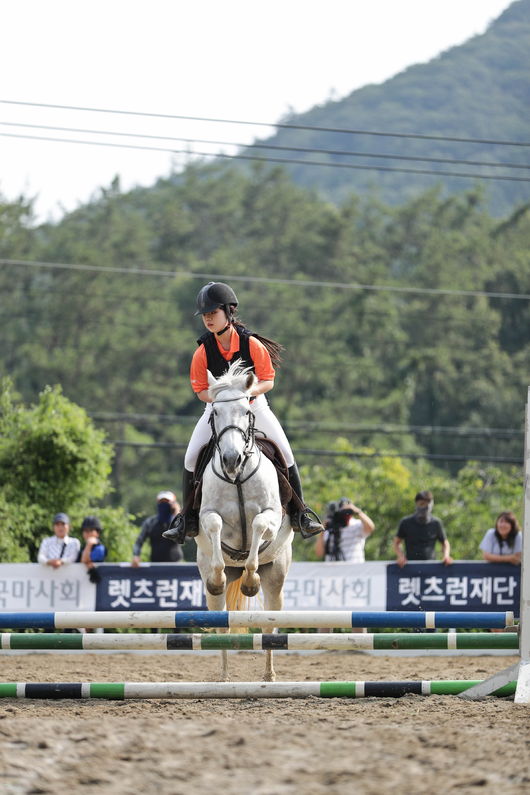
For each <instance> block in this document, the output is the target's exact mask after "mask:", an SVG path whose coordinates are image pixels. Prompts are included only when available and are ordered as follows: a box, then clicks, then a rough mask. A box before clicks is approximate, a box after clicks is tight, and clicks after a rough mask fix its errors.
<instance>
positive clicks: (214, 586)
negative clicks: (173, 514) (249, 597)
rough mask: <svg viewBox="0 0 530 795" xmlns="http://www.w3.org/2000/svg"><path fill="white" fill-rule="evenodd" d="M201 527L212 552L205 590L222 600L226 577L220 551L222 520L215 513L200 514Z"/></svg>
mask: <svg viewBox="0 0 530 795" xmlns="http://www.w3.org/2000/svg"><path fill="white" fill-rule="evenodd" d="M201 526H202V529H203V530H204V533H205V535H206V537H207V538H208V540H209V541H210V544H211V550H212V554H211V558H210V566H209V570H208V572H207V575H206V579H205V584H206V590H207V591H208V593H209V594H211V595H212V596H221V595H223V599H224V594H225V588H226V575H225V562H224V560H223V552H222V549H221V530H222V527H223V520H222V519H221V517H220V516H219V514H218V513H215V512H214V511H208V512H207V513H205V514H201ZM203 579H204V578H203Z"/></svg>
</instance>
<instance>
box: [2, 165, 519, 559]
mask: <svg viewBox="0 0 530 795" xmlns="http://www.w3.org/2000/svg"><path fill="white" fill-rule="evenodd" d="M529 251H530V204H529V203H526V204H525V203H523V204H520V205H518V206H517V207H516V208H515V209H514V210H513V211H511V212H510V213H508V214H506V215H504V216H503V217H502V218H498V217H497V216H494V215H492V214H491V213H490V210H489V209H488V207H487V202H486V200H485V197H484V194H483V193H482V192H481V191H480V189H478V188H473V189H470V190H466V191H461V192H459V193H456V194H453V195H450V196H447V195H446V194H445V192H444V191H443V189H442V188H441V187H440V186H433V187H431V188H430V189H428V190H426V191H424V192H422V193H421V195H419V196H417V197H415V198H413V199H411V200H409V201H406V202H404V203H402V204H401V205H399V206H396V205H393V204H385V203H383V202H382V201H381V200H380V199H377V198H375V197H373V196H370V195H365V196H359V195H356V194H351V195H350V196H349V197H348V198H347V199H346V200H344V201H343V202H342V203H340V204H331V203H330V202H328V201H326V200H325V199H323V198H321V197H319V196H318V195H317V194H316V193H315V192H314V191H310V190H307V189H305V188H301V187H299V186H297V185H295V184H294V183H293V182H292V180H291V178H290V177H289V175H288V174H286V173H285V171H283V170H282V169H280V168H274V167H272V168H271V167H266V166H263V165H256V166H254V167H253V168H252V169H250V170H249V171H248V172H243V171H241V169H238V168H236V167H234V166H233V165H228V164H226V165H223V164H213V165H204V164H191V165H190V166H188V167H187V168H186V169H185V171H184V172H183V173H179V174H170V175H169V176H167V177H165V178H161V179H159V180H158V182H157V183H156V184H155V185H154V186H153V187H152V188H137V189H135V190H132V191H129V192H122V191H121V189H120V185H119V180H118V179H116V180H114V182H113V183H112V185H110V186H109V187H108V188H104V189H102V190H101V193H100V194H99V195H98V196H97V197H95V198H94V200H93V201H92V202H90V203H89V204H87V205H84V206H80V207H79V208H78V209H77V210H76V211H75V212H72V213H70V214H68V215H66V216H65V217H64V218H63V219H62V220H61V221H59V222H57V223H49V224H40V225H39V224H36V222H35V220H34V217H33V213H32V206H31V200H29V199H27V198H24V197H21V198H20V199H18V200H17V201H14V202H9V201H7V200H1V199H0V302H1V309H0V311H1V314H2V319H3V329H4V332H3V345H2V348H1V365H0V367H1V370H0V372H1V374H2V375H3V376H8V377H9V385H5V386H4V388H3V389H4V393H5V394H9V395H10V397H9V400H7V398H6V400H7V402H5V401H4V404H3V406H4V408H3V412H4V416H3V420H2V422H3V423H4V425H3V427H4V430H5V429H6V428H7V429H9V428H14V427H15V426H16V427H18V426H17V424H16V422H15V424H13V423H14V419H13V418H16V417H17V416H18V417H19V418H20V417H22V416H27V413H28V412H29V413H31V412H35V411H37V410H38V406H39V405H41V404H42V401H43V400H45V401H47V405H49V403H50V401H51V400H52V397H50V396H51V395H52V396H54V397H53V401H56V402H57V405H59V406H60V408H56V409H53V411H52V410H51V409H49V412H51V413H50V416H55V413H56V412H59V414H60V415H61V416H62V414H63V413H64V412H66V414H68V416H70V414H69V412H71V411H73V410H74V409H73V408H72V406H75V411H76V412H77V411H80V412H81V413H82V417H83V419H82V420H81V419H80V418H78V419H77V420H76V421H75V423H74V425H76V424H77V423H78V422H80V423H81V424H84V423H86V428H88V429H93V430H91V431H90V433H92V432H93V433H96V434H100V433H101V434H102V436H101V438H100V437H99V436H97V438H96V437H94V440H93V441H92V442H90V444H93V445H94V448H95V450H96V449H98V450H99V448H100V446H101V445H103V447H104V448H108V449H109V450H112V455H110V454H109V458H108V459H105V456H103V458H102V459H101V461H103V459H105V460H106V461H107V463H106V464H105V463H101V462H100V465H98V466H100V470H98V472H99V474H98V478H99V479H101V478H103V480H104V481H105V482H106V485H105V486H104V487H103V486H102V483H101V482H100V480H97V482H98V484H99V485H98V486H97V488H96V487H88V486H87V491H86V493H85V494H83V495H79V494H77V496H76V497H75V500H74V502H75V504H76V505H78V507H79V511H81V510H82V508H84V507H87V506H90V507H91V509H93V510H97V508H98V506H99V505H100V506H103V508H104V509H105V510H109V511H113V510H116V511H122V512H123V516H129V514H132V515H135V516H136V517H141V516H145V515H148V514H149V513H151V512H152V511H153V508H154V505H153V502H154V495H155V494H156V492H157V491H158V490H159V489H160V488H173V489H174V490H176V491H177V492H178V491H179V483H180V470H181V467H182V459H183V452H184V449H185V446H186V443H187V440H188V437H189V435H190V433H191V429H192V427H193V424H194V422H195V421H196V419H197V417H198V416H199V412H200V411H201V406H200V405H199V402H198V401H197V399H196V398H195V396H194V394H193V393H192V391H191V388H190V384H189V378H188V370H189V363H190V360H191V356H192V353H193V350H194V348H195V345H196V338H197V337H198V336H199V335H200V333H201V321H200V319H199V318H195V317H194V315H193V312H194V310H195V296H196V294H197V292H198V290H199V289H200V287H201V286H202V285H203V284H204V283H205V282H207V281H210V280H212V279H215V280H222V281H227V282H228V283H230V284H231V285H232V286H233V287H234V289H235V291H236V293H237V295H238V298H239V304H240V316H241V318H242V319H243V321H244V322H245V323H246V324H247V325H248V326H249V328H251V329H255V330H256V331H259V332H260V333H261V334H264V335H266V336H269V337H271V338H274V339H276V340H277V341H278V342H280V343H281V344H282V345H283V346H284V348H285V350H284V353H283V362H282V365H281V367H280V368H279V370H278V372H277V377H276V382H275V388H274V390H273V392H272V393H271V402H272V405H273V408H274V410H275V412H276V414H277V415H278V417H279V419H280V420H281V422H282V424H283V425H284V427H285V429H286V431H287V433H288V435H289V437H290V439H291V442H292V445H293V448H294V450H295V454H296V456H297V458H298V461H299V464H300V465H301V467H302V472H303V477H304V481H305V484H306V491H307V496H308V497H309V498H310V499H311V500H312V501H313V502H314V504H315V507H316V508H317V509H318V510H320V511H325V506H326V503H327V502H328V501H329V500H333V499H336V498H337V497H339V496H342V494H346V495H349V496H351V497H352V498H354V499H355V500H356V501H358V503H359V504H362V505H363V506H364V508H365V509H366V510H367V511H368V512H369V513H370V514H371V515H372V516H373V517H374V518H375V520H376V523H377V525H378V530H379V532H378V533H377V535H376V536H374V540H373V541H371V542H370V545H371V547H370V549H368V556H369V557H372V558H378V557H379V558H382V559H387V558H388V557H389V556H390V545H389V544H390V539H391V537H392V535H393V533H394V532H395V527H396V523H397V521H398V519H399V516H400V515H403V514H405V513H409V512H411V509H412V505H411V502H412V500H413V495H414V493H415V492H416V491H417V490H418V489H420V488H431V489H432V490H434V491H435V495H436V503H437V505H436V510H435V512H437V513H438V514H439V515H440V516H441V518H443V519H444V521H446V523H447V525H448V532H449V534H450V535H453V537H454V538H455V539H456V543H457V553H458V554H459V555H460V556H461V557H470V558H474V557H475V556H476V554H477V547H478V542H479V540H480V537H481V535H480V533H481V532H484V531H485V530H486V529H487V527H489V526H491V523H492V520H493V519H494V516H493V515H492V514H495V513H498V512H499V511H500V510H503V509H513V510H515V511H516V512H518V514H519V516H520V508H521V491H522V489H521V464H522V459H523V423H524V406H525V401H526V394H527V388H528V383H529V380H528V379H529V368H528V365H529V362H530V340H529V334H528V329H529V328H530V306H529V300H530V267H529V253H528V252H529ZM5 384H7V382H5ZM47 387H49V388H51V390H52V391H51V392H49V391H48V392H46V391H45V390H46V388H47ZM54 389H55V390H57V389H59V392H57V391H54ZM43 393H44V396H43ZM39 395H40V396H41V397H39ZM46 396H47V397H46ZM39 401H40V402H39ZM53 401H52V402H53ZM8 406H9V408H8ZM17 407H18V408H17ZM66 407H68V409H67V408H66ZM85 415H86V416H85ZM76 416H77V414H76ZM80 416H81V415H80ZM68 422H69V423H70V420H68ZM30 425H31V424H30ZM83 427H84V425H83ZM87 433H89V431H88V430H87ZM16 435H17V438H18V439H19V440H23V439H24V438H25V437H24V433H23V432H22V430H21V429H20V428H19V431H17V434H16ZM59 437H61V434H59V435H58V436H57V435H56V438H59ZM9 438H10V433H9V432H5V433H4V434H2V440H0V474H1V473H3V475H2V485H1V486H0V498H1V499H0V513H1V511H2V507H1V506H2V505H4V503H2V502H1V500H2V499H3V500H4V502H5V505H4V507H5V512H6V513H5V515H6V516H7V515H8V514H9V512H10V511H12V508H13V504H14V503H17V504H20V502H21V501H22V502H24V500H25V501H26V502H27V503H28V505H27V506H26V508H28V510H29V504H30V500H29V497H28V496H27V495H26V494H24V488H23V480H16V479H15V481H13V480H12V477H14V474H8V473H9V472H10V467H11V466H12V461H13V456H16V449H17V448H16V446H15V447H13V444H14V442H13V438H12V439H11V441H10V440H9ZM61 438H62V437H61ZM21 443H22V442H21ZM54 444H55V442H54ZM68 444H70V443H68ZM66 448H68V445H66ZM61 449H62V448H61ZM39 460H40V464H39ZM34 464H35V469H34V471H37V472H38V471H39V466H41V467H42V466H43V463H42V458H41V459H39V455H36V457H35V458H34ZM101 467H102V469H101ZM10 478H11V481H10ZM8 481H9V482H10V483H11V485H9V488H8ZM17 483H18V486H17ZM338 492H340V493H338ZM56 496H57V495H56ZM36 500H37V497H35V498H34V501H36ZM76 501H77V502H76ZM10 505H11V508H10V507H9V506H10ZM6 506H7V507H6ZM62 509H67V506H62V507H61V510H62ZM25 510H26V509H25ZM50 510H53V509H51V508H50ZM10 515H11V514H10ZM25 515H26V514H25ZM27 515H28V517H29V518H28V528H29V526H30V525H31V512H30V513H28V514H27ZM39 516H40V519H39V530H38V534H43V533H44V532H45V529H46V528H45V526H44V524H42V522H44V518H43V517H44V513H42V512H41V513H40V514H39ZM109 516H110V514H109ZM112 521H113V522H114V519H113V520H112ZM127 522H130V519H127V520H126V521H125V520H124V524H123V526H124V527H125V525H127V527H128V528H129V529H128V530H127V533H128V534H129V535H128V536H127V537H128V538H129V536H130V534H131V532H132V529H131V527H130V525H128V524H127ZM116 525H119V522H116ZM28 533H29V535H31V533H30V531H29V530H28ZM38 534H37V535H38ZM477 538H478V540H477ZM118 548H119V549H121V548H120V546H119V544H117V550H118ZM116 554H117V555H118V554H120V555H121V554H123V552H122V551H120V552H119V553H118V551H117V552H116ZM297 554H298V555H299V556H309V557H310V556H311V551H310V550H309V549H308V548H307V547H305V548H300V549H298V551H297Z"/></svg>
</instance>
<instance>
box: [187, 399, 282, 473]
mask: <svg viewBox="0 0 530 795" xmlns="http://www.w3.org/2000/svg"><path fill="white" fill-rule="evenodd" d="M250 409H251V411H252V412H253V414H254V416H255V417H256V430H257V431H262V432H263V433H264V434H265V435H266V436H268V437H269V439H272V441H273V442H276V444H277V445H278V447H279V448H280V450H281V451H282V453H283V457H284V458H285V463H286V464H287V466H288V467H291V466H292V465H293V464H294V456H293V451H292V450H291V445H290V444H289V440H288V439H287V436H286V435H285V433H284V430H283V428H282V426H281V425H280V423H279V422H278V420H277V419H276V417H275V416H274V414H273V413H272V411H271V409H270V407H269V404H268V403H267V398H266V397H265V395H258V397H257V398H256V400H253V401H252V403H251V404H250ZM211 413H212V404H211V403H207V404H206V407H205V409H204V413H203V414H202V416H201V418H200V420H199V421H198V423H197V425H196V426H195V429H194V431H193V433H192V434H191V439H190V441H189V444H188V449H187V450H186V455H185V456H184V466H185V468H186V469H187V470H188V472H193V471H194V469H195V464H196V463H197V458H198V456H199V451H200V449H201V447H203V445H205V444H208V442H209V441H210V436H211V435H212V429H211V427H210V424H209V419H210V414H211Z"/></svg>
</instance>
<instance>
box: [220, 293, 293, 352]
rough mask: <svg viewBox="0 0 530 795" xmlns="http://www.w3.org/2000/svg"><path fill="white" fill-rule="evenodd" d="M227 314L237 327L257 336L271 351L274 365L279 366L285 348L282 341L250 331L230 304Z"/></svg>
mask: <svg viewBox="0 0 530 795" xmlns="http://www.w3.org/2000/svg"><path fill="white" fill-rule="evenodd" d="M227 314H228V319H229V321H230V322H231V323H232V325H233V326H235V328H240V329H244V330H245V331H248V332H250V334H252V336H253V337H256V339H257V340H259V341H260V342H261V343H262V345H264V346H265V348H266V349H267V351H268V352H269V356H270V357H271V362H272V366H273V367H279V366H280V364H281V361H282V351H283V350H284V347H283V345H280V343H279V342H276V341H275V340H270V339H269V338H268V337H262V335H261V334H256V332H255V331H250V329H249V328H247V327H246V326H245V324H244V323H243V322H242V321H241V320H240V319H239V318H238V317H237V310H236V308H235V307H233V306H230V307H229V308H228V313H227Z"/></svg>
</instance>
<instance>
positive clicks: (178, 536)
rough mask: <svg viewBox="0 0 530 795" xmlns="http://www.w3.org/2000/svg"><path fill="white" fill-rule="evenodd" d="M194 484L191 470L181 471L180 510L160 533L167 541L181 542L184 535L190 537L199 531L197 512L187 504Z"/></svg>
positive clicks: (183, 539)
mask: <svg viewBox="0 0 530 795" xmlns="http://www.w3.org/2000/svg"><path fill="white" fill-rule="evenodd" d="M194 485H195V480H194V475H193V472H189V470H187V469H186V468H184V471H183V472H182V511H181V512H180V513H178V514H177V515H176V516H174V517H173V519H172V521H171V524H170V525H169V527H168V529H167V530H166V531H165V532H164V533H162V535H163V537H164V538H167V539H168V541H176V542H177V543H178V544H183V543H184V542H185V540H186V536H189V537H190V538H192V537H193V536H196V535H198V533H199V514H198V512H197V511H196V510H195V509H194V508H193V507H191V506H190V507H188V508H186V506H189V504H190V502H191V499H192V494H193V488H194Z"/></svg>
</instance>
